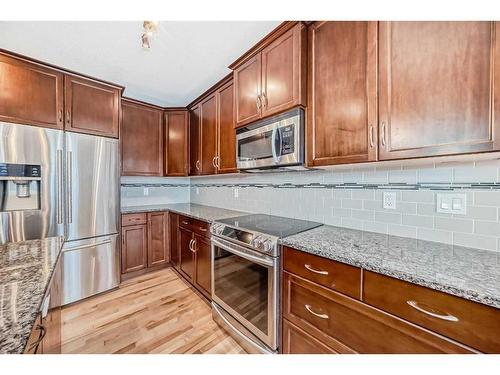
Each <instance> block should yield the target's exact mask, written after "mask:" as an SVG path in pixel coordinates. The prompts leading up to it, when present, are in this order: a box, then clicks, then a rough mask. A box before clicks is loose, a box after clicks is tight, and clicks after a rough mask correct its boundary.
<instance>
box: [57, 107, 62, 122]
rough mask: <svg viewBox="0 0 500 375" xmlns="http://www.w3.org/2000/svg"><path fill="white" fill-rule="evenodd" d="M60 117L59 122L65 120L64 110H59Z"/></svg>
mask: <svg viewBox="0 0 500 375" xmlns="http://www.w3.org/2000/svg"><path fill="white" fill-rule="evenodd" d="M58 116H59V122H62V120H63V110H62V109H60V110H59V113H58Z"/></svg>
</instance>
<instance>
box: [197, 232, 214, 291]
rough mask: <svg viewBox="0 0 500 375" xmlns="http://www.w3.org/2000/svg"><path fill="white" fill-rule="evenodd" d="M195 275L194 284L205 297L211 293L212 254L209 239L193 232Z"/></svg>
mask: <svg viewBox="0 0 500 375" xmlns="http://www.w3.org/2000/svg"><path fill="white" fill-rule="evenodd" d="M194 239H195V249H196V277H195V285H196V286H197V287H198V289H199V290H200V291H201V292H202V293H203V294H204V295H205V296H206V297H207V298H211V295H212V256H211V246H210V240H209V239H208V238H207V237H204V236H200V235H198V234H195V236H194Z"/></svg>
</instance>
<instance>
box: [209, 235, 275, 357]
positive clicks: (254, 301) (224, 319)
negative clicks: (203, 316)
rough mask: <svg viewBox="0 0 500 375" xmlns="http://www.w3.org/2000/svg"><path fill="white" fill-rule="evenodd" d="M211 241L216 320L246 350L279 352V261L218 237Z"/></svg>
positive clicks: (213, 304)
mask: <svg viewBox="0 0 500 375" xmlns="http://www.w3.org/2000/svg"><path fill="white" fill-rule="evenodd" d="M211 242H212V307H213V308H212V311H213V315H214V319H215V320H216V321H217V322H218V323H219V324H221V325H223V326H224V327H225V328H226V329H228V330H230V331H231V333H232V334H233V335H232V336H233V337H235V338H236V339H237V341H238V342H239V343H240V344H241V345H242V346H243V347H244V348H245V349H246V350H247V351H249V352H254V353H273V352H276V350H277V348H278V290H279V289H278V288H279V258H278V257H274V256H269V255H266V254H263V253H261V252H258V251H255V250H252V249H250V248H247V247H244V246H240V245H238V244H236V243H233V242H230V241H227V240H224V239H223V238H220V237H216V236H212V241H211ZM238 338H239V340H238ZM262 344H264V345H262Z"/></svg>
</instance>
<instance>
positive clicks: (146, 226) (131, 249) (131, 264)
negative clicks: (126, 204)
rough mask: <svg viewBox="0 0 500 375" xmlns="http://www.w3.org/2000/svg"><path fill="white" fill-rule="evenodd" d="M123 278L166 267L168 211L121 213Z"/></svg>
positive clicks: (168, 255)
mask: <svg viewBox="0 0 500 375" xmlns="http://www.w3.org/2000/svg"><path fill="white" fill-rule="evenodd" d="M121 253H122V257H121V271H122V279H127V278H130V277H133V276H136V275H139V274H142V273H145V272H148V271H152V270H156V269H159V268H162V267H165V266H167V265H168V264H169V262H170V247H169V241H168V213H167V212H150V213H147V214H146V213H134V214H124V215H122V251H121Z"/></svg>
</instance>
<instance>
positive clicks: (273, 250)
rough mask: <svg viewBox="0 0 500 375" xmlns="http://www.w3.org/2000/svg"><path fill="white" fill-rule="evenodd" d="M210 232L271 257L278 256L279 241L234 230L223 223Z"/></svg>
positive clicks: (211, 228) (214, 224)
mask: <svg viewBox="0 0 500 375" xmlns="http://www.w3.org/2000/svg"><path fill="white" fill-rule="evenodd" d="M210 232H211V233H212V234H214V235H216V236H219V237H221V238H224V239H227V240H230V241H232V242H235V243H237V244H239V245H242V246H245V247H249V248H252V249H254V250H256V251H259V252H262V253H266V254H269V255H273V256H276V255H278V239H277V238H276V237H272V236H269V235H265V234H260V233H256V232H252V231H246V230H244V229H239V228H233V227H231V226H229V225H225V224H221V223H213V224H212V226H211V227H210Z"/></svg>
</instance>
